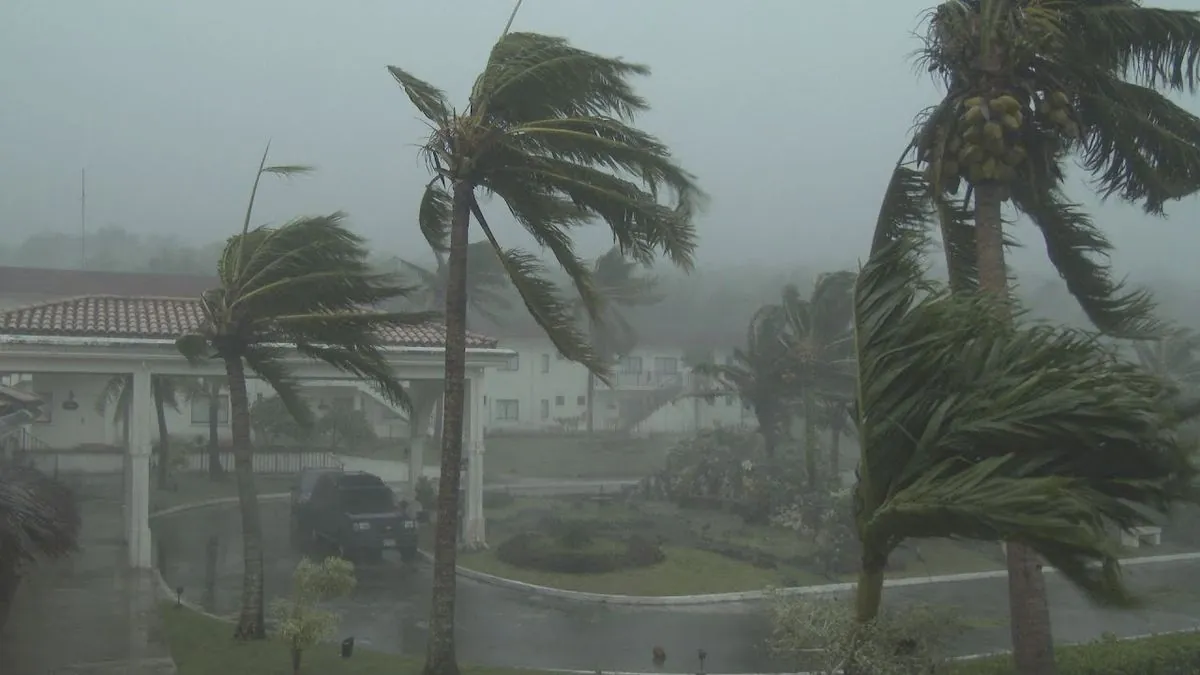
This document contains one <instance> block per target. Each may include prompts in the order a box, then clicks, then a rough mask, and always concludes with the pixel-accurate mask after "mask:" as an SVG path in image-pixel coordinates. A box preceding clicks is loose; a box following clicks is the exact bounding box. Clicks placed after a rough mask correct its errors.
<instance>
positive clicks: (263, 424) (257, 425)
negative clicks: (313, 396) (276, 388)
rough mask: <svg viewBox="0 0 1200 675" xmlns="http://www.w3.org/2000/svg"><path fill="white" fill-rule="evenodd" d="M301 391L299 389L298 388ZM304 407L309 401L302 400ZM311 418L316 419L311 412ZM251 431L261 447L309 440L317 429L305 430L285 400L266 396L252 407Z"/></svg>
mask: <svg viewBox="0 0 1200 675" xmlns="http://www.w3.org/2000/svg"><path fill="white" fill-rule="evenodd" d="M297 389H299V387H297ZM301 401H302V402H303V404H304V405H308V402H307V401H304V400H303V399H301ZM309 416H310V417H314V418H315V416H313V415H312V412H311V408H310V412H309ZM250 430H251V431H253V432H254V440H255V442H257V443H258V444H260V445H268V446H270V445H277V444H278V443H279V442H280V441H282V440H285V439H286V440H289V441H299V440H307V439H308V438H309V437H310V436H311V435H312V433H313V432H314V431H315V429H305V428H303V427H301V426H300V425H299V424H297V423H296V418H295V417H292V413H290V412H289V411H288V408H287V406H286V405H285V404H284V402H283V399H281V398H279V397H278V396H265V397H263V398H261V399H259V400H257V401H255V402H254V403H253V404H252V405H251V406H250Z"/></svg>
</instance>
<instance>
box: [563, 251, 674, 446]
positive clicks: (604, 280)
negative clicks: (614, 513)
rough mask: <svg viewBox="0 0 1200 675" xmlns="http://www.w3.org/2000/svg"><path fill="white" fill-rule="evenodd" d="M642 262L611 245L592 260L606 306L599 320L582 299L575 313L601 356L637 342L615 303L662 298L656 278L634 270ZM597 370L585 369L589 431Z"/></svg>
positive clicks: (620, 353) (625, 350)
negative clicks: (588, 313) (606, 250)
mask: <svg viewBox="0 0 1200 675" xmlns="http://www.w3.org/2000/svg"><path fill="white" fill-rule="evenodd" d="M639 267H643V265H642V264H640V263H638V262H636V261H633V260H629V259H628V258H626V257H625V255H624V254H623V253H621V249H620V247H617V246H614V247H613V248H611V249H609V250H608V252H607V253H605V254H604V255H602V256H600V257H599V258H596V262H594V263H593V264H592V282H593V284H594V285H595V288H596V293H597V294H599V296H600V297H601V298H603V299H604V302H605V307H604V311H603V313H602V320H596V319H593V318H591V317H588V316H586V315H587V309H586V308H585V307H584V306H583V302H582V301H577V302H576V303H575V314H576V316H578V317H579V319H580V320H581V321H583V322H585V323H586V324H587V326H588V335H589V336H591V342H592V347H593V348H594V349H595V350H596V351H597V352H598V353H599V355H600V357H601V358H606V359H610V358H611V357H612V356H614V355H616V356H625V355H626V354H628V353H629V352H631V351H633V347H634V345H635V344H637V332H636V331H634V329H633V326H631V325H629V321H627V320H626V319H625V317H624V316H623V315H622V313H621V311H620V310H619V309H618V307H638V306H644V305H654V304H657V303H659V302H662V299H663V298H662V295H660V294H659V293H658V292H657V287H658V279H657V278H656V277H651V276H642V275H639V274H637V269H638V268H639ZM595 395H596V374H595V373H593V372H592V371H590V370H589V371H588V374H587V398H586V404H587V405H586V412H585V413H584V414H585V415H586V416H587V425H586V426H587V431H588V433H591V432H592V431H593V429H594V425H595V417H596V415H595V413H594V411H595V405H596V404H595V401H594V400H593V399H594V398H595Z"/></svg>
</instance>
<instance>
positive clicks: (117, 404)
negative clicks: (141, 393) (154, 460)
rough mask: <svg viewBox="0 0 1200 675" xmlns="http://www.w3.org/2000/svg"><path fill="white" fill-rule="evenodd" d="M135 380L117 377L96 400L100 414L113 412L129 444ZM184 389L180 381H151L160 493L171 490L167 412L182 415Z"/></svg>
mask: <svg viewBox="0 0 1200 675" xmlns="http://www.w3.org/2000/svg"><path fill="white" fill-rule="evenodd" d="M131 385H132V379H131V378H130V376H128V375H114V376H113V377H110V378H109V379H108V381H107V382H105V383H104V389H103V390H101V392H100V395H99V396H98V397H97V398H96V412H97V413H99V414H101V415H103V414H105V413H106V412H107V411H110V410H111V411H112V420H113V422H114V423H116V424H118V425H120V427H121V438H122V439H123V440H124V441H125V444H126V445H128V444H129V413H130V410H131V409H132V405H133V387H132V386H131ZM183 391H184V385H183V383H182V382H181V381H180V379H179V378H174V377H171V376H169V375H155V376H153V377H151V378H150V394H151V396H152V397H153V398H154V413H155V419H156V420H157V421H158V472H157V482H158V489H160V490H165V489H166V488H167V480H168V477H169V475H170V463H171V433H170V430H169V429H167V410H168V409H170V410H173V411H175V412H179V397H180V395H181V394H182V393H183Z"/></svg>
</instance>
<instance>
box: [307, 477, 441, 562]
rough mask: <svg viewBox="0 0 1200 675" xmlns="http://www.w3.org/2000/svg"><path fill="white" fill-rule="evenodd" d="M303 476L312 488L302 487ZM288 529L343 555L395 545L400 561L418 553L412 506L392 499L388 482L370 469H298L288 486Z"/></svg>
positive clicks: (374, 554) (377, 554)
mask: <svg viewBox="0 0 1200 675" xmlns="http://www.w3.org/2000/svg"><path fill="white" fill-rule="evenodd" d="M305 478H309V479H310V480H311V483H312V487H311V490H305V487H306V486H305V485H304V482H305ZM292 532H293V534H294V536H295V537H296V538H297V540H298V541H302V542H303V541H307V542H309V543H310V544H312V545H314V546H322V545H326V546H332V547H333V548H334V549H335V550H336V551H337V553H338V555H340V556H341V557H343V558H347V559H353V558H354V557H357V556H367V557H370V558H378V557H380V556H381V555H382V554H383V551H384V550H385V549H396V550H397V551H399V552H400V557H401V559H402V560H404V561H405V562H412V561H413V560H415V559H416V557H417V518H416V509H415V508H412V507H410V505H409V503H408V502H407V501H404V500H401V501H400V502H398V503H397V501H396V496H395V494H394V493H393V492H392V490H391V488H389V487H388V486H387V484H386V483H384V482H383V480H382V479H380V478H379V476H376V475H375V474H371V473H366V472H361V471H353V472H351V471H336V470H323V471H314V472H311V475H306V474H304V473H302V474H301V476H300V482H299V484H298V485H297V489H296V490H294V491H293V499H292Z"/></svg>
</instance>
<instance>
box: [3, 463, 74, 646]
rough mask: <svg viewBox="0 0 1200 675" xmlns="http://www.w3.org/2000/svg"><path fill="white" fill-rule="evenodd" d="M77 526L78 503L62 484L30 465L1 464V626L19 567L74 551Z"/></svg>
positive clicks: (9, 605) (19, 579) (11, 598)
mask: <svg viewBox="0 0 1200 675" xmlns="http://www.w3.org/2000/svg"><path fill="white" fill-rule="evenodd" d="M79 528H80V513H79V505H78V503H77V502H76V501H75V496H74V494H72V492H71V490H70V489H69V488H68V487H67V486H65V485H63V484H62V483H60V482H58V481H56V480H54V479H52V478H50V477H49V476H47V475H46V474H44V473H42V472H41V471H38V470H37V469H34V468H31V467H25V466H0V630H3V628H4V624H5V620H6V619H7V618H8V615H9V612H10V610H11V609H12V601H13V598H14V597H15V595H16V592H17V586H18V585H19V584H20V582H21V573H22V571H23V568H24V567H25V566H26V565H29V564H32V563H35V562H37V560H38V559H39V558H50V559H54V558H62V557H65V556H67V555H69V554H71V553H72V552H74V551H75V547H76V544H77V543H78V541H79Z"/></svg>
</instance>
